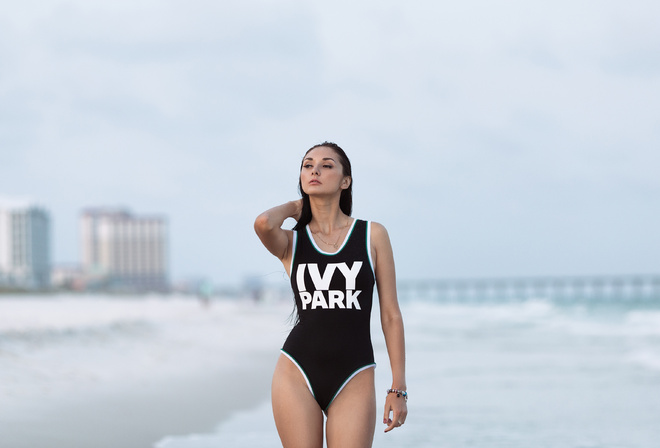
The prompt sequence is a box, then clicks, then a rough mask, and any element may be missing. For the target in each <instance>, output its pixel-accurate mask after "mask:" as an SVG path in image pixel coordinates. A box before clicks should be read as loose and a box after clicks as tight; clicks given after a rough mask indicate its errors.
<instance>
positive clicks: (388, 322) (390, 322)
mask: <svg viewBox="0 0 660 448" xmlns="http://www.w3.org/2000/svg"><path fill="white" fill-rule="evenodd" d="M380 320H381V323H382V325H383V328H389V327H392V326H401V327H403V316H402V315H401V312H400V311H399V312H388V313H383V315H382V316H381V318H380Z"/></svg>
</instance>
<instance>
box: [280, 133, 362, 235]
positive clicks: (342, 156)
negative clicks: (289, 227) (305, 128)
mask: <svg viewBox="0 0 660 448" xmlns="http://www.w3.org/2000/svg"><path fill="white" fill-rule="evenodd" d="M322 146H324V147H326V148H331V149H332V150H333V151H335V153H337V156H339V163H340V164H341V167H342V170H343V172H344V176H349V177H350V178H351V183H350V185H349V186H348V188H347V189H345V190H342V192H341V196H340V197H339V208H340V209H341V211H342V212H344V213H345V214H346V215H348V216H351V212H352V211H353V174H352V172H351V161H350V160H348V156H347V155H346V153H345V152H344V150H343V149H341V148H340V147H339V145H338V144H336V143H332V142H323V143H319V144H318V145H314V146H312V147H311V148H309V149H308V150H307V152H306V153H305V155H304V156H303V159H302V162H301V163H300V169H301V170H302V166H303V163H304V162H305V157H306V156H307V154H309V152H310V151H311V150H312V149H316V148H320V147H322ZM298 191H299V192H300V195H301V196H302V200H303V206H302V212H301V213H300V219H299V220H298V222H297V223H296V225H295V226H294V228H293V230H300V229H304V228H305V226H306V225H307V224H309V222H310V221H311V220H312V207H311V206H310V204H309V195H308V194H307V193H305V192H304V191H303V187H302V182H301V180H300V177H298Z"/></svg>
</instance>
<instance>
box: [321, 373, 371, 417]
mask: <svg viewBox="0 0 660 448" xmlns="http://www.w3.org/2000/svg"><path fill="white" fill-rule="evenodd" d="M375 367H376V363H373V364H367V365H366V366H362V367H360V368H359V369H357V370H355V371H354V372H353V373H351V374H350V375H349V376H348V378H346V381H344V382H343V383H342V385H341V386H339V389H337V392H335V394H334V395H333V397H332V400H330V403H328V406H326V408H325V409H324V410H323V413H324V414H325V415H328V409H330V406H331V405H332V402H333V401H335V398H337V396H338V395H339V393H340V392H341V391H342V389H344V387H346V385H347V384H348V383H349V382H350V381H351V380H352V379H353V378H354V377H355V375H357V374H358V373H360V372H362V371H363V370H367V369H370V368H375Z"/></svg>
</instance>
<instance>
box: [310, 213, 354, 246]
mask: <svg viewBox="0 0 660 448" xmlns="http://www.w3.org/2000/svg"><path fill="white" fill-rule="evenodd" d="M348 221H349V218H348V217H346V224H344V226H343V227H342V228H341V232H339V236H338V237H337V241H335V243H334V244H332V243H328V242H327V241H326V240H324V239H323V238H321V235H319V233H320V230H319V232H314V231H313V230H312V233H313V234H314V235H316V236H317V237H318V238H319V239H320V240H321V242H323V243H325V244H326V246H332V247H334V248H335V250H336V249H337V248H339V239H340V238H341V236H342V235H343V234H344V229H345V228H346V227H348ZM310 230H311V229H310Z"/></svg>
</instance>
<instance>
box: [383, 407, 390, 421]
mask: <svg viewBox="0 0 660 448" xmlns="http://www.w3.org/2000/svg"><path fill="white" fill-rule="evenodd" d="M391 411H392V408H391V407H389V406H388V405H387V404H385V414H384V415H383V423H385V424H386V425H387V424H389V423H390V422H391V421H392V420H390V412H391Z"/></svg>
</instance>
